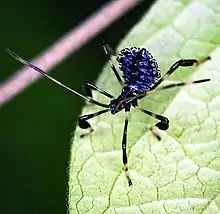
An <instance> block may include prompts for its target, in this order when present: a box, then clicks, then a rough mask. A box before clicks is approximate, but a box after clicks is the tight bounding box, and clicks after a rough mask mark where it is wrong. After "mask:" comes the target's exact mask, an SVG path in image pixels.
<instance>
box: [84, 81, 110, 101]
mask: <svg viewBox="0 0 220 214" xmlns="http://www.w3.org/2000/svg"><path fill="white" fill-rule="evenodd" d="M83 89H84V92H85V94H86V96H87V97H92V90H94V91H98V92H99V93H101V94H103V95H105V96H107V97H109V98H111V99H113V98H114V96H112V95H111V94H109V93H108V92H106V91H104V90H103V89H101V88H99V87H98V86H96V85H94V84H92V83H90V82H88V81H84V83H83Z"/></svg>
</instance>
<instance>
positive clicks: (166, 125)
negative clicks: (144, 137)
mask: <svg viewBox="0 0 220 214" xmlns="http://www.w3.org/2000/svg"><path fill="white" fill-rule="evenodd" d="M136 108H138V109H139V110H140V111H142V112H143V113H145V114H147V115H149V116H151V117H153V118H155V119H158V120H160V122H158V123H156V125H155V126H153V127H152V128H151V132H152V133H153V134H154V135H155V137H156V138H157V139H158V140H161V137H160V136H159V135H158V134H157V133H156V129H157V128H159V129H160V130H164V131H165V130H167V129H168V128H169V120H168V119H167V118H166V117H164V116H162V115H159V114H155V113H153V112H151V111H148V110H146V109H143V108H140V107H138V106H137V107H136Z"/></svg>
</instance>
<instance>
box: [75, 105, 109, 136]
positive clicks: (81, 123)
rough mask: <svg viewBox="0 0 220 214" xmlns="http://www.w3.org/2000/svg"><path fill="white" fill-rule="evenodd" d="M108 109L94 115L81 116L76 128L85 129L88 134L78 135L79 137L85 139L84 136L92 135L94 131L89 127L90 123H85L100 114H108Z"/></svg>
mask: <svg viewBox="0 0 220 214" xmlns="http://www.w3.org/2000/svg"><path fill="white" fill-rule="evenodd" d="M108 111H109V109H104V110H101V111H98V112H95V113H92V114H86V115H83V116H81V117H79V118H78V126H79V127H80V128H81V129H87V130H88V132H87V133H85V134H82V135H80V137H81V138H82V137H85V136H86V135H88V134H90V133H92V132H93V131H94V129H93V128H92V127H91V125H90V123H89V122H88V121H87V120H89V119H91V118H93V117H96V116H98V115H100V114H104V113H106V112H108Z"/></svg>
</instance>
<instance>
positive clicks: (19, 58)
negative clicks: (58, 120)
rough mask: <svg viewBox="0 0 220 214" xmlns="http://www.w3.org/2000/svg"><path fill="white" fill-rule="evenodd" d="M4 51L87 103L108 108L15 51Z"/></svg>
mask: <svg viewBox="0 0 220 214" xmlns="http://www.w3.org/2000/svg"><path fill="white" fill-rule="evenodd" d="M6 51H7V52H8V53H9V54H10V55H11V56H12V57H13V58H15V59H16V60H18V61H19V62H20V63H22V64H24V65H27V66H29V67H30V68H33V69H34V70H35V71H37V72H39V73H41V74H42V75H44V76H45V77H47V78H48V79H50V80H51V81H53V82H54V83H56V84H57V85H59V86H61V87H62V88H65V89H66V90H68V91H70V92H72V93H74V94H76V95H78V96H79V97H81V98H83V99H84V100H86V101H88V102H89V103H93V104H95V105H98V106H101V107H104V108H108V107H109V105H107V104H103V103H100V102H98V101H96V100H93V99H92V98H90V97H86V96H84V95H82V94H81V93H79V92H77V91H75V90H73V89H71V88H70V87H68V86H66V85H64V84H63V83H61V82H60V81H58V80H56V79H54V78H53V77H51V76H50V75H48V74H47V73H46V72H45V71H43V70H42V69H40V68H38V67H37V66H35V65H33V64H32V63H30V62H28V61H26V60H24V59H23V58H21V57H20V56H18V55H17V54H16V53H14V52H13V51H11V50H9V49H6Z"/></svg>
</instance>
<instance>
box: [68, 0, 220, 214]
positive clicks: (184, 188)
mask: <svg viewBox="0 0 220 214" xmlns="http://www.w3.org/2000/svg"><path fill="white" fill-rule="evenodd" d="M219 44H220V4H219V0H197V1H193V0H160V1H158V2H157V3H156V4H155V5H154V6H153V7H152V8H151V9H150V11H148V12H147V13H146V15H145V16H144V17H143V18H142V20H141V21H140V22H139V23H138V24H137V25H136V26H135V27H134V28H133V29H132V30H131V32H130V33H129V35H128V36H127V37H126V38H125V39H124V40H123V41H122V43H121V44H120V46H119V48H118V50H120V49H122V48H124V47H131V46H141V47H146V48H147V49H148V50H149V51H150V52H151V53H152V54H153V56H154V57H155V58H156V59H157V60H158V63H159V68H160V70H161V72H162V73H165V72H166V71H167V70H168V69H169V67H170V66H171V65H172V64H173V63H174V62H175V61H177V60H178V59H183V58H197V59H202V58H204V57H206V56H208V55H210V56H211V57H212V60H211V61H209V62H206V63H205V64H203V65H201V66H199V67H198V68H195V67H194V68H180V69H178V70H177V71H176V72H175V73H174V74H173V75H172V76H170V78H169V80H167V81H166V82H165V83H164V84H167V83H168V82H174V81H188V80H197V79H202V78H211V81H210V82H207V83H202V84H197V85H189V86H185V87H182V88H181V89H180V88H178V89H169V90H166V91H161V92H158V93H154V94H151V95H149V96H148V97H145V98H144V99H143V100H141V102H140V106H142V107H143V108H146V109H148V110H151V111H153V112H155V113H159V114H163V115H165V116H166V117H168V118H169V120H170V128H169V129H168V131H167V132H163V131H160V135H161V136H162V140H161V141H157V139H155V137H154V136H152V134H151V133H150V132H149V128H150V127H151V126H152V125H154V124H155V123H156V120H153V119H151V118H150V117H148V116H147V115H143V113H141V112H139V111H136V110H135V109H132V111H131V114H130V123H129V127H128V156H129V157H128V165H129V170H130V171H129V172H130V176H131V178H132V181H133V185H132V186H131V187H129V186H128V184H127V180H126V177H125V174H124V172H123V171H122V151H121V140H122V132H123V124H124V112H120V113H118V114H117V115H114V116H113V115H111V114H110V113H107V114H104V115H101V116H99V117H98V118H94V119H91V120H90V122H91V124H92V126H93V128H94V129H95V132H93V133H92V134H91V135H90V136H88V137H86V138H83V139H80V137H79V136H80V134H81V133H85V130H81V129H79V128H77V129H76V131H75V134H74V138H73V143H72V148H71V159H70V167H69V211H70V213H71V214H72V213H74V214H75V213H80V214H82V213H89V214H92V213H95V214H98V213H106V214H110V213H120V214H124V213H126V214H128V213H130V214H131V213H137V214H139V213H155V214H156V213H158V214H159V213H160V214H161V213H162V214H163V213H175V214H176V213H181V214H182V213H183V214H184V213H187V214H190V213H196V214H197V213H203V214H210V213H211V214H212V213H213V214H217V213H220V47H219ZM114 63H115V64H116V61H115V60H114ZM97 85H98V86H99V87H101V88H103V89H105V90H106V91H109V92H110V93H112V94H113V95H115V96H117V95H118V94H119V93H120V90H121V88H120V86H119V84H118V83H117V80H116V78H115V77H114V75H113V72H112V71H111V69H110V68H109V65H108V64H106V66H105V68H104V70H103V72H102V74H101V75H100V77H99V79H98V81H97ZM95 98H97V99H98V100H99V101H102V102H106V103H108V101H109V100H108V99H106V98H105V97H103V96H100V95H99V94H95ZM99 109H100V108H99V107H96V106H93V105H89V104H88V105H86V107H85V108H84V109H83V112H82V114H86V113H91V112H95V111H97V110H99Z"/></svg>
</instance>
